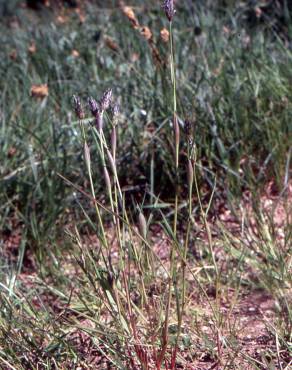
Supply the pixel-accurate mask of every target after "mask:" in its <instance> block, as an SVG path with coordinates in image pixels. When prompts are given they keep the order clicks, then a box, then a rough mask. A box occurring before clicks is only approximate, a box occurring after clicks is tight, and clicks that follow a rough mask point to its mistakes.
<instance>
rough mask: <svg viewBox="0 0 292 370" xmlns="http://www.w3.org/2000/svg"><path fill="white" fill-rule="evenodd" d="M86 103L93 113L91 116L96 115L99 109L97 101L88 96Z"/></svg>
mask: <svg viewBox="0 0 292 370" xmlns="http://www.w3.org/2000/svg"><path fill="white" fill-rule="evenodd" d="M88 105H89V109H90V111H91V114H92V115H93V117H96V115H97V113H98V111H99V109H98V104H97V101H96V100H95V99H93V97H91V96H90V97H89V98H88Z"/></svg>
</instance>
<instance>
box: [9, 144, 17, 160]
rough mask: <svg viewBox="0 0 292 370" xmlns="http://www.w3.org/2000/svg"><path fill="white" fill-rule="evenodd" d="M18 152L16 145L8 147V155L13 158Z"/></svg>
mask: <svg viewBox="0 0 292 370" xmlns="http://www.w3.org/2000/svg"><path fill="white" fill-rule="evenodd" d="M16 152H17V150H16V148H15V147H14V146H11V147H10V148H9V149H8V152H7V155H8V157H9V158H11V157H13V156H14V155H15V154H16Z"/></svg>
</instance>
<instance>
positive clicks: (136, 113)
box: [0, 0, 292, 369]
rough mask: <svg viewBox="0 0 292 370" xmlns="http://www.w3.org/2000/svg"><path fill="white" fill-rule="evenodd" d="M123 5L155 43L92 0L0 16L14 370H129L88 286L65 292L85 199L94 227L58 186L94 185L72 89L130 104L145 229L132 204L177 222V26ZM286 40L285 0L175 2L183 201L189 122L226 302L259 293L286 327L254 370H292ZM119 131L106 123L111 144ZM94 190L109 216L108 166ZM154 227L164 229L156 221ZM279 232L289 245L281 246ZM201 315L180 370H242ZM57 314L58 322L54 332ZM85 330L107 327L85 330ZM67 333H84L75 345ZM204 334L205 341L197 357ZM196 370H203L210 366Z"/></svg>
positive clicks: (134, 178) (132, 161)
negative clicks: (74, 229) (268, 201)
mask: <svg viewBox="0 0 292 370" xmlns="http://www.w3.org/2000/svg"><path fill="white" fill-rule="evenodd" d="M51 3H53V2H51ZM69 3H70V2H69ZM77 3H78V2H77ZM105 3H106V4H105ZM71 5H72V4H71ZM73 5H74V4H73ZM127 5H132V6H133V9H134V11H135V14H136V16H137V19H138V20H139V23H140V25H142V26H144V27H149V29H150V30H151V32H152V34H153V38H152V40H153V43H150V42H149V40H147V37H145V35H143V32H142V33H141V32H140V31H139V30H137V29H135V28H133V25H132V24H131V22H130V21H129V19H127V17H126V16H125V14H123V11H122V10H121V7H120V6H119V5H118V4H117V2H114V1H112V2H111V1H107V2H102V1H97V2H86V4H83V5H82V7H80V6H77V7H70V6H69V5H68V4H67V5H65V6H61V7H60V6H58V5H54V4H51V7H49V8H48V7H45V6H41V7H40V9H39V10H38V11H35V10H31V9H28V8H27V7H24V6H22V5H21V3H20V2H17V1H14V2H10V1H9V2H3V3H2V4H1V7H0V12H2V14H3V16H2V17H1V23H0V39H1V45H2V47H1V50H0V55H1V58H0V87H1V98H0V99H1V101H0V104H1V105H0V117H1V127H0V130H1V131H0V163H1V165H0V209H1V217H0V229H1V230H2V233H1V248H2V249H1V251H2V252H1V272H0V273H1V281H2V282H1V290H0V294H1V312H2V314H1V322H0V327H1V329H2V334H1V337H0V341H1V342H0V361H1V359H2V361H3V368H5V369H6V368H7V369H8V368H17V369H34V368H37V366H38V364H39V366H42V367H41V368H48V369H53V368H64V369H65V368H74V366H75V367H76V368H78V366H88V367H84V368H90V367H89V366H90V361H91V360H92V358H96V357H100V358H101V359H102V360H101V362H102V361H103V360H105V359H107V363H108V364H109V363H111V361H110V360H108V358H111V359H113V358H114V360H112V361H113V363H115V365H103V366H113V368H122V366H124V365H122V364H123V363H124V362H123V361H124V360H125V359H124V358H123V356H122V354H119V353H118V352H117V353H115V354H114V355H113V353H112V352H111V351H109V352H108V351H107V350H106V349H103V350H104V353H103V351H102V350H101V347H100V346H97V345H96V341H95V339H94V338H97V337H98V338H99V335H100V334H98V332H97V331H96V330H97V329H96V327H97V326H98V325H97V323H96V321H98V318H96V317H94V315H93V314H92V309H94V308H95V307H96V305H97V306H98V304H97V303H96V302H95V301H94V298H93V296H92V295H93V292H91V291H90V289H89V287H88V286H86V287H84V286H83V285H82V281H81V280H82V278H80V279H79V278H78V279H79V280H78V282H76V287H77V286H78V289H77V288H76V289H77V290H78V293H77V294H76V296H75V295H74V294H73V293H72V294H69V293H68V286H70V287H71V283H72V274H75V273H76V271H75V270H74V268H73V270H72V261H71V259H68V255H69V256H70V253H73V254H74V255H76V254H77V252H76V250H75V249H74V248H75V247H74V245H73V244H74V243H72V241H71V240H70V239H68V238H66V237H65V236H64V228H68V226H72V225H74V224H76V223H77V224H78V227H79V228H80V230H82V232H84V233H85V234H86V233H89V234H90V235H89V237H90V238H91V237H92V231H91V232H89V231H88V222H87V220H86V218H85V217H84V214H83V211H82V209H81V208H80V207H79V206H78V203H80V202H81V204H82V206H83V207H84V208H85V209H86V212H88V214H90V215H91V210H90V206H89V205H88V202H86V199H83V198H82V196H79V195H76V190H75V189H74V188H72V186H68V185H66V184H65V183H64V180H63V179H62V178H60V177H59V176H58V174H62V175H63V176H64V177H65V178H67V179H69V180H70V181H71V182H72V183H74V184H75V185H78V186H81V187H83V188H88V187H89V185H88V180H87V169H86V166H85V165H84V163H83V149H82V145H81V137H80V131H79V124H78V121H77V120H76V118H75V117H74V112H73V109H72V96H73V94H76V93H78V94H79V95H80V96H81V97H82V98H83V100H84V101H85V100H86V98H87V97H88V96H93V97H95V98H98V97H100V96H101V95H102V93H103V92H104V91H105V89H107V88H112V89H113V93H114V96H115V99H116V100H117V101H118V102H119V104H120V107H121V115H120V119H119V124H118V152H119V155H118V158H117V167H118V169H119V177H120V182H121V186H122V188H123V190H124V191H125V196H126V202H127V207H128V209H131V211H132V213H131V214H132V220H133V222H136V219H137V211H136V203H137V202H139V203H143V204H144V205H145V214H146V215H149V214H148V212H150V211H149V208H147V207H146V206H147V205H149V204H150V203H151V202H152V200H151V199H152V195H151V194H152V193H151V192H153V193H154V194H156V195H157V196H159V198H160V199H161V202H163V203H162V204H163V207H164V208H165V209H166V213H165V214H166V215H167V217H169V218H170V217H171V215H172V211H171V209H172V207H171V204H172V202H173V194H174V189H175V178H176V177H175V166H174V161H173V155H172V153H173V149H174V148H173V130H172V127H171V124H170V122H171V116H172V106H171V104H170V103H169V102H170V100H171V99H172V97H171V92H170V91H171V84H170V80H169V58H168V55H169V54H168V53H169V49H168V43H165V42H163V40H162V39H161V35H160V31H161V30H162V29H163V28H164V27H168V22H167V19H166V18H165V16H164V14H163V12H162V9H161V4H160V3H159V2H157V1H148V2H147V4H145V2H144V1H139V0H135V1H132V2H131V4H130V3H129V4H127ZM291 28H292V23H291V5H290V3H289V2H288V1H270V2H261V1H254V2H250V1H243V2H237V1H199V0H198V1H187V0H186V1H181V2H179V4H177V14H176V16H175V19H174V25H173V30H174V43H175V56H176V63H177V66H176V68H177V70H176V73H177V97H178V117H179V122H180V125H181V130H182V136H181V152H180V157H181V161H182V163H183V165H182V166H181V167H180V174H179V178H180V188H179V192H180V195H181V197H182V198H183V197H184V196H185V195H186V194H187V191H188V189H187V176H186V172H185V167H186V166H185V152H186V150H187V136H186V135H185V134H184V133H183V132H184V130H183V127H184V124H185V122H186V120H188V121H190V122H191V123H192V126H193V132H192V136H193V140H194V142H195V143H196V147H197V158H198V161H197V163H196V172H197V176H198V185H199V189H200V196H201V199H202V202H203V204H204V205H207V204H208V202H209V201H210V198H211V194H212V191H213V189H214V187H215V193H214V197H213V198H212V206H211V210H210V213H209V218H210V221H211V225H213V228H212V232H213V233H214V236H215V239H216V243H218V244H217V245H218V261H217V262H218V265H219V266H220V270H222V273H220V279H219V280H220V284H222V286H223V287H224V288H222V291H224V292H223V293H222V296H225V294H227V296H228V294H229V290H228V289H233V290H235V291H236V292H237V297H236V299H235V301H236V303H237V302H240V299H243V298H242V297H243V296H245V295H246V294H247V293H250V292H255V291H257V289H260V291H261V292H263V293H262V294H263V295H265V294H267V295H268V297H269V299H270V300H271V301H273V312H275V317H276V318H275V321H273V324H271V325H270V326H269V325H266V326H268V329H267V333H268V334H266V335H267V338H268V339H267V338H266V339H267V340H268V343H267V344H266V345H265V346H264V349H263V351H262V352H261V353H260V354H256V353H254V352H253V353H245V354H244V355H243V358H244V359H245V360H246V361H247V363H248V365H245V366H246V368H248V366H251V368H271V369H272V368H279V369H284V368H287V369H288V367H289V355H288V353H289V346H290V345H291V311H290V303H289V296H290V293H291V271H289V268H291V193H289V184H291V181H290V176H291V147H292V125H291V117H292V115H291V113H292V105H291V98H292V88H291V86H292V84H291V81H292V54H291V32H292V30H291ZM144 34H145V32H144ZM40 84H47V87H48V91H47V93H44V94H43V96H41V97H38V96H35V95H38V94H34V93H33V86H34V85H40ZM88 117H90V115H89V114H88ZM109 133H110V125H107V126H106V127H105V135H106V136H108V135H109ZM89 144H90V145H93V144H94V143H93V142H91V141H89ZM91 162H92V163H91V166H92V168H95V169H99V168H100V164H101V162H100V158H99V156H98V155H96V156H95V155H93V153H92V155H91ZM215 183H216V184H215ZM94 185H95V187H96V189H95V190H96V194H97V195H98V198H99V199H100V201H101V202H103V203H104V204H105V203H106V192H105V185H104V181H103V175H101V173H100V172H99V171H98V170H96V171H94ZM267 188H268V189H270V190H269V191H268V194H267ZM289 194H290V195H289ZM265 196H268V197H270V198H272V199H273V200H275V204H276V205H279V204H281V205H283V210H284V211H283V212H284V213H285V217H283V219H281V220H282V221H281V222H280V225H279V224H277V223H275V212H274V213H273V211H275V209H276V205H275V206H274V205H273V208H272V210H271V209H269V211H268V213H266V210H265V209H264V207H263V206H262V199H263V197H265ZM289 197H290V198H289ZM76 198H77V201H76ZM242 202H243V203H242ZM194 204H195V207H194V216H195V217H197V220H198V222H200V217H201V216H200V215H199V206H198V199H197V196H195V195H194ZM239 204H240V205H241V206H240V207H239ZM242 204H243V206H242ZM273 204H274V203H273ZM180 207H181V208H180V209H181V214H182V217H183V218H182V221H181V225H180V227H181V229H182V230H183V228H184V217H186V216H185V213H187V207H186V204H185V203H183V202H182V204H181V205H180ZM242 207H243V208H244V207H250V208H251V209H252V212H253V215H252V216H251V215H250V214H249V213H248V212H249V211H246V213H245V214H246V215H247V216H245V217H244V216H242ZM250 208H247V209H248V210H249V209H250ZM222 210H224V212H225V211H226V210H228V212H230V213H231V214H232V217H233V218H232V220H231V221H232V222H235V223H239V224H240V223H242V230H245V232H244V233H243V232H240V231H239V232H238V234H237V233H235V232H234V231H233V230H232V229H230V224H229V223H226V224H224V222H223V223H222V222H221V223H220V227H219V226H218V225H217V224H216V225H217V226H216V227H215V220H217V219H218V217H219V216H220V215H221V214H222V212H223V211H222ZM224 212H223V213H224ZM243 213H244V212H243ZM224 214H225V213H224ZM94 217H95V216H94V215H92V218H93V220H94ZM106 217H107V216H106ZM153 217H154V219H158V217H159V212H156V213H154V214H153ZM245 222H247V224H252V227H253V230H254V229H255V231H253V232H252V235H251V236H250V238H248V237H247V234H248V230H250V229H249V228H248V227H247V228H246V229H245V228H244V227H243V224H245ZM83 226H84V228H83ZM279 228H281V230H283V233H282V234H283V235H282V239H279V235H278V234H277V229H279ZM155 230H156V229H155ZM159 232H161V229H159ZM153 235H154V236H155V232H154V231H153ZM159 235H160V234H159ZM192 238H193V240H198V242H197V243H196V245H198V244H199V246H200V247H196V250H195V252H194V251H193V252H192V250H191V247H190V248H189V249H190V250H189V254H190V258H191V259H193V260H195V261H198V260H199V261H200V263H199V265H203V266H207V265H208V264H209V263H210V261H211V260H212V256H211V253H210V251H209V249H208V246H207V243H206V241H204V237H203V236H202V234H200V233H199V232H197V231H196V230H195V231H194V235H193V236H192ZM90 240H91V239H90ZM72 251H73V252H72ZM220 251H221V252H220ZM220 253H222V254H220ZM73 265H74V263H73ZM70 269H71V270H70ZM198 279H199V282H200V284H201V286H203V290H204V292H207V293H208V292H209V293H208V294H209V295H210V296H211V297H212V283H211V281H213V280H212V278H210V276H208V274H207V275H205V274H204V273H202V274H200V273H199V274H198ZM196 289H197V288H194V291H196ZM72 291H73V290H72ZM196 292H197V291H196ZM198 294H199V293H198ZM208 294H207V295H208ZM241 294H242V296H241ZM72 297H74V299H72V301H73V303H72V306H71V298H72ZM215 298H216V297H215ZM235 301H234V302H233V301H232V304H231V306H232V305H235ZM66 307H70V309H71V312H74V315H75V317H74V318H72V317H71V316H70V315H69V314H68V316H70V317H67V316H66V315H67V311H66ZM200 307H201V308H200V309H198V310H202V312H203V306H200ZM216 307H217V306H216ZM232 307H233V306H232ZM217 309H218V310H217V311H216V312H218V317H217V318H216V320H215V321H216V323H217V324H216V327H217V328H218V327H220V328H221V327H223V326H224V325H227V322H228V323H229V321H228V320H229V319H230V317H229V316H228V315H227V316H228V318H227V319H226V318H225V319H223V318H221V316H220V314H219V313H221V311H220V309H219V308H218V307H217ZM190 311H192V310H191V309H190ZM202 312H200V311H196V312H195V313H194V312H189V315H190V316H188V317H190V320H191V321H192V322H193V326H192V327H194V326H195V324H194V323H195V322H196V320H198V321H199V322H200V324H198V323H197V322H196V325H197V328H196V330H194V331H195V334H194V335H195V337H196V340H195V339H194V338H193V337H192V335H193V333H192V334H190V333H187V334H186V335H185V337H184V338H185V339H184V341H185V342H184V344H183V345H182V347H183V348H182V352H187V353H192V356H191V360H187V359H186V356H183V358H184V360H181V363H182V365H181V366H185V368H187V367H186V366H187V365H186V363H190V364H192V362H193V363H195V359H196V360H198V359H199V358H200V356H201V355H199V354H202V353H204V355H206V353H208V356H209V357H208V356H207V357H208V358H207V357H206V363H207V362H208V361H210V363H211V362H212V363H216V361H217V360H218V357H219V358H220V357H221V358H220V361H222V362H221V364H222V363H223V365H221V364H219V365H217V366H222V367H218V368H220V369H221V368H222V369H223V368H240V367H238V366H239V365H238V363H237V364H236V359H237V357H238V356H239V354H240V353H241V352H244V351H243V350H242V347H241V346H240V345H239V343H238V342H236V339H235V338H236V335H235V334H234V333H233V332H232V330H231V329H230V328H229V329H230V332H232V335H231V334H230V337H228V339H226V342H225V343H224V345H222V346H223V347H222V349H221V350H220V348H219V347H220V346H219V347H218V343H217V342H216V335H215V334H214V333H213V334H214V338H215V339H214V338H213V337H212V335H213V334H208V335H206V334H204V330H202V328H201V327H202V326H204V325H207V326H208V325H209V324H208V320H207V319H206V318H205V314H204V313H202ZM64 313H65V314H64ZM63 314H64V315H63ZM214 315H215V314H214V313H213V317H214ZM56 317H57V318H59V317H61V319H60V322H58V319H56ZM211 317H212V315H211ZM81 318H82V320H83V321H82V322H83V324H81V323H80V320H81ZM205 319H206V320H205ZM84 320H89V321H90V320H91V323H92V322H93V323H95V324H96V325H97V326H95V327H94V328H93V327H91V326H90V327H88V325H85V324H84ZM224 320H226V321H224ZM230 320H231V319H230ZM205 321H206V322H205ZM263 321H265V320H263ZM55 323H58V324H55ZM218 323H220V324H218ZM265 323H266V324H267V320H266V321H265ZM86 324H88V322H87V323H86ZM228 325H229V324H228ZM228 325H227V326H228ZM230 325H231V324H230ZM84 326H85V327H84ZM211 326H212V325H210V327H211ZM72 328H74V330H75V329H76V330H77V329H78V330H80V332H82V333H83V336H82V335H81V336H80V337H78V340H77V339H76V338H75V337H74V338H73V339H72V335H71V334H72V330H73V329H72ZM69 329H70V330H71V331H70V330H69ZM210 330H211V329H210ZM222 330H223V329H222ZM234 330H235V329H234ZM69 331H70V335H69V334H68V333H69ZM211 331H212V330H211ZM235 331H236V330H235ZM84 333H86V336H85V337H84ZM271 333H272V334H271ZM270 334H271V338H272V339H270V337H269V335H270ZM78 335H79V334H78ZM88 338H89V339H90V338H91V340H93V342H92V343H91V345H90V346H91V347H90V349H88V357H87V354H86V353H83V352H82V350H81V348H82V347H84V346H85V344H84V343H85V342H86V343H87V340H89V339H88ZM92 338H93V339H92ZM198 338H200V340H198V342H199V343H200V344H198V345H197V344H196V345H195V348H192V351H191V349H190V348H191V347H192V345H193V344H194V342H196V341H197V339H198ZM226 338H227V337H226ZM82 340H84V341H85V342H84V343H83V342H82ZM107 340H108V339H107ZM80 341H81V342H80ZM77 342H78V343H77ZM105 342H106V340H105ZM80 343H81V344H80ZM106 343H107V342H106ZM196 343H197V342H196ZM107 345H108V344H107ZM97 348H98V350H97ZM223 348H224V349H223ZM186 349H188V350H186ZM225 349H226V351H225ZM116 350H117V349H116ZM95 351H97V352H98V354H97V353H96V352H95ZM218 351H219V353H218ZM220 351H221V352H220ZM223 352H224V355H223V354H222V353H223ZM225 352H226V353H225ZM263 353H264V354H263ZM239 357H240V356H239ZM117 358H120V362H118V363H119V365H117V362H116V361H117ZM224 361H225V362H224ZM92 366H97V365H96V364H94V365H92ZM99 366H102V365H101V364H100V365H99ZM119 366H120V367H119ZM125 366H126V365H125ZM128 366H129V365H128ZM137 366H138V365H137ZM177 366H178V365H177ZM190 366H191V365H190ZM193 366H197V367H194V368H195V369H196V368H198V369H199V368H200V367H199V366H201V365H193ZM204 366H205V365H204ZM207 366H209V365H206V367H202V368H204V369H205V368H206V369H207V368H209V367H207ZM224 366H225V367H224ZM228 366H229V367H228ZM232 366H233V367H232ZM268 366H270V367H268ZM273 366H274V367H273ZM92 368H94V367H92ZM100 368H101V367H100ZM105 368H106V367H105ZM138 368H139V367H138Z"/></svg>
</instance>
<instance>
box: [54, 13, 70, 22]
mask: <svg viewBox="0 0 292 370" xmlns="http://www.w3.org/2000/svg"><path fill="white" fill-rule="evenodd" d="M56 21H57V23H59V24H65V23H67V21H68V20H67V18H66V17H64V16H63V15H58V17H57V19H56Z"/></svg>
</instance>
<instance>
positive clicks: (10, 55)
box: [9, 49, 17, 60]
mask: <svg viewBox="0 0 292 370" xmlns="http://www.w3.org/2000/svg"><path fill="white" fill-rule="evenodd" d="M9 58H10V59H11V60H16V59H17V51H16V49H13V50H11V52H10V53H9Z"/></svg>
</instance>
